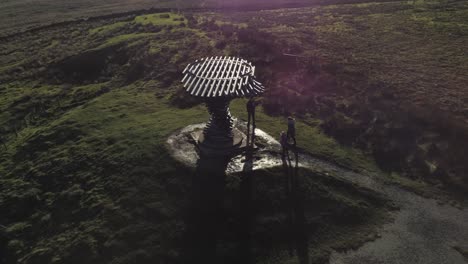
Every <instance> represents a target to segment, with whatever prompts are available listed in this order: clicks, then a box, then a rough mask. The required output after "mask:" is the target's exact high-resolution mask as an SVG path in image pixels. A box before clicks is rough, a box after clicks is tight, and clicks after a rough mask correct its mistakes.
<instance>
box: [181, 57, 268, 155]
mask: <svg viewBox="0 0 468 264" xmlns="http://www.w3.org/2000/svg"><path fill="white" fill-rule="evenodd" d="M183 74H184V77H183V79H182V83H183V84H184V88H185V90H186V91H187V92H188V93H189V94H190V95H192V96H196V97H200V98H203V99H204V100H205V103H206V106H207V108H208V112H209V113H210V115H211V118H210V120H209V122H208V124H207V125H206V127H205V130H204V135H203V141H204V142H203V143H204V144H205V145H209V146H210V147H213V148H224V147H228V146H233V145H236V144H238V143H239V142H235V140H234V141H233V138H234V137H235V135H234V131H233V123H234V122H233V120H232V117H231V114H230V112H229V103H230V102H231V100H232V99H234V98H239V97H251V96H257V95H260V94H262V93H263V91H264V90H265V88H264V87H263V85H262V84H261V83H260V82H258V81H257V80H256V79H255V67H254V66H252V64H251V63H250V62H248V61H246V60H243V59H240V58H235V57H210V58H203V59H200V60H197V61H195V62H194V63H191V64H189V65H187V67H185V69H184V71H183Z"/></svg>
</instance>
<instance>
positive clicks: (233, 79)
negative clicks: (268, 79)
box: [182, 57, 265, 98]
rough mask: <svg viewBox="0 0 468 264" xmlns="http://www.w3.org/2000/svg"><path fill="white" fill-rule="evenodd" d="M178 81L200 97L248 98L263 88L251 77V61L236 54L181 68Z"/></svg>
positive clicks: (201, 60) (252, 71) (202, 60)
mask: <svg viewBox="0 0 468 264" xmlns="http://www.w3.org/2000/svg"><path fill="white" fill-rule="evenodd" d="M183 74H184V77H183V79H182V83H183V84H184V88H185V89H186V91H187V92H188V93H190V94H191V95H193V96H198V97H203V98H221V97H231V98H233V97H250V96H256V95H259V94H261V93H263V91H264V90H265V88H264V87H263V85H262V84H261V83H260V82H258V81H257V80H255V67H254V66H252V63H250V62H248V61H246V60H243V59H240V58H236V57H209V58H203V59H200V60H197V61H195V62H194V63H191V64H189V65H187V67H185V69H184V71H183Z"/></svg>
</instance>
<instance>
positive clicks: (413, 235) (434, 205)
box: [168, 124, 468, 264]
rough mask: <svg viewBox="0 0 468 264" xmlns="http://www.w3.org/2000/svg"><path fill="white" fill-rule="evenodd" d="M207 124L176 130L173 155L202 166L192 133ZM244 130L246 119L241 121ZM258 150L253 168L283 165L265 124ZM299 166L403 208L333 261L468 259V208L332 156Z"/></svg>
mask: <svg viewBox="0 0 468 264" xmlns="http://www.w3.org/2000/svg"><path fill="white" fill-rule="evenodd" d="M203 126H204V124H197V125H192V126H188V127H186V128H184V129H182V130H181V131H179V132H177V133H175V134H173V135H172V136H171V137H170V138H169V139H168V145H169V147H170V149H171V150H172V154H173V156H174V157H175V158H176V159H178V160H179V161H181V162H183V163H185V164H186V165H187V166H190V167H196V166H197V164H196V161H197V160H198V159H199V156H198V153H197V151H196V147H195V144H194V142H193V141H192V140H191V137H190V133H191V132H193V131H194V130H198V129H202V128H203ZM238 126H239V128H240V129H241V130H243V129H244V127H243V126H244V124H238ZM255 136H256V147H257V148H256V151H255V152H254V154H253V163H252V164H249V166H251V168H252V170H257V169H262V168H270V167H276V166H281V164H282V160H281V155H280V145H279V143H278V141H276V140H275V139H274V138H273V137H271V136H270V135H268V134H267V133H265V132H264V131H262V130H260V129H256V130H255ZM299 157H300V158H299V166H301V167H306V168H310V169H313V170H315V171H320V172H322V173H324V174H330V175H334V176H335V177H339V178H342V179H344V180H346V181H349V182H352V183H354V184H356V185H358V186H360V187H365V188H368V189H371V190H374V191H376V192H378V193H381V194H383V195H385V196H386V197H387V198H388V199H389V200H391V201H393V203H394V204H395V206H397V207H398V208H400V210H397V211H395V212H394V213H393V214H394V215H393V218H394V220H393V221H392V222H391V223H388V224H386V225H384V226H383V227H382V229H381V230H380V233H379V236H378V238H377V239H376V240H374V241H372V242H368V243H366V244H364V245H363V246H362V247H360V248H358V249H357V250H352V251H348V252H333V254H332V255H331V257H330V260H329V262H330V263H332V264H344V263H373V264H379V263H421V264H422V263H424V264H431V263H434V264H436V263H437V264H444V263H447V264H458V263H460V264H461V263H468V261H467V260H466V259H464V257H463V256H462V254H461V253H459V252H458V251H457V250H456V249H455V247H460V248H465V249H468V210H467V209H466V208H463V209H459V208H455V207H453V206H450V205H447V204H440V203H439V202H438V201H436V200H434V199H428V198H423V197H421V196H418V195H416V194H414V193H411V192H409V191H406V190H403V189H401V188H399V187H397V186H395V185H391V184H388V183H386V182H385V181H384V180H383V178H381V177H380V176H379V175H376V174H372V173H366V172H359V173H356V172H353V171H351V170H348V169H345V168H341V167H339V166H337V165H335V164H332V163H330V162H327V161H324V160H319V159H317V158H314V157H311V156H309V155H307V154H305V153H300V155H299ZM245 166H246V159H245V156H244V155H238V156H235V157H234V158H232V159H231V160H230V162H229V163H228V165H227V167H226V172H227V173H228V174H229V173H235V172H239V171H242V170H245Z"/></svg>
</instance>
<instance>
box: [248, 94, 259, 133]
mask: <svg viewBox="0 0 468 264" xmlns="http://www.w3.org/2000/svg"><path fill="white" fill-rule="evenodd" d="M257 105H258V102H256V101H255V99H254V97H250V99H249V101H247V105H246V107H247V114H248V119H247V120H248V121H247V135H249V131H250V121H251V120H252V127H253V129H252V134H254V132H255V107H256V106H257Z"/></svg>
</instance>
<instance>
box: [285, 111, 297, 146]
mask: <svg viewBox="0 0 468 264" xmlns="http://www.w3.org/2000/svg"><path fill="white" fill-rule="evenodd" d="M287 137H288V140H289V139H290V138H292V139H293V141H294V146H296V120H295V119H294V118H293V117H292V116H290V117H288V135H287Z"/></svg>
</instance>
